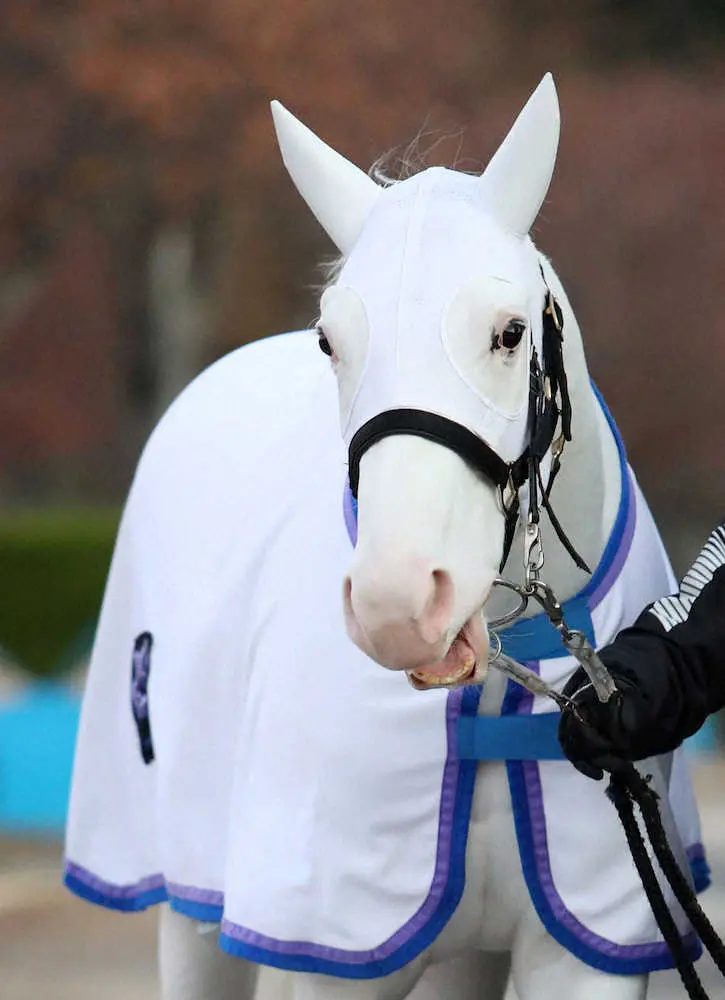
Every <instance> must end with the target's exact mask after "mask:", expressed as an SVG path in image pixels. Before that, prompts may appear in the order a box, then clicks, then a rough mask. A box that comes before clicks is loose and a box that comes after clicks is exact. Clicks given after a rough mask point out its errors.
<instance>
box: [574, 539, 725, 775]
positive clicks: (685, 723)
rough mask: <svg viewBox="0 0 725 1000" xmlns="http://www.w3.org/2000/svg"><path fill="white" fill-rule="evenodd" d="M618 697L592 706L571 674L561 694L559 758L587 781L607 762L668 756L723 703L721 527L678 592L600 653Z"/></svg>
mask: <svg viewBox="0 0 725 1000" xmlns="http://www.w3.org/2000/svg"><path fill="white" fill-rule="evenodd" d="M598 652H599V656H600V658H601V659H602V661H603V662H604V664H605V665H606V666H607V667H608V668H609V671H610V673H611V675H612V678H613V680H614V682H615V684H616V685H617V688H618V689H619V697H618V698H616V699H612V700H611V701H609V702H606V703H600V702H599V700H598V699H597V697H596V695H595V694H594V692H593V690H592V688H591V685H590V684H589V683H588V680H587V677H586V674H584V672H583V671H582V670H577V671H576V672H575V673H574V675H573V676H572V677H571V678H570V680H569V682H568V683H567V685H566V687H565V688H564V694H566V695H568V696H569V697H572V698H574V699H575V700H576V703H577V705H578V707H579V714H580V716H581V717H582V718H585V719H586V720H587V721H586V723H584V724H583V723H582V722H581V721H580V719H579V718H578V717H577V715H576V714H574V713H571V712H564V713H562V717H561V721H560V723H559V740H560V742H561V745H562V748H563V750H564V753H565V754H566V756H567V757H568V758H569V759H570V760H571V761H572V762H573V763H574V765H575V767H578V768H579V770H580V771H582V772H583V773H584V774H587V775H589V776H590V777H594V778H597V777H601V775H602V767H605V768H607V767H608V764H607V763H606V761H607V760H608V759H609V760H611V759H612V758H613V757H616V758H619V759H625V760H641V759H643V758H645V757H649V756H653V755H655V754H661V753H667V752H669V751H670V750H674V749H675V747H677V746H679V745H680V743H682V741H683V740H684V739H686V738H687V737H688V736H691V735H692V734H693V733H694V732H696V731H697V730H698V729H699V728H700V726H702V724H703V722H704V721H705V719H706V718H707V717H708V715H710V714H711V713H712V712H716V711H717V710H718V709H720V708H722V707H723V706H724V705H725V525H722V524H721V525H720V526H719V527H717V528H716V529H715V530H714V531H713V533H712V534H711V535H710V537H709V538H708V540H707V542H706V543H705V545H704V547H703V549H702V551H701V552H700V555H699V556H698V557H697V559H696V560H695V563H694V564H693V566H692V568H691V569H690V570H689V572H688V573H687V574H686V575H685V577H684V578H683V580H682V582H681V584H680V591H679V593H678V594H676V595H673V596H672V597H665V598H662V599H661V600H659V601H655V603H654V604H651V605H650V606H649V607H648V608H645V610H644V611H643V612H642V614H641V615H640V616H639V618H638V619H637V621H636V622H635V624H634V625H633V626H632V627H631V628H626V629H623V631H622V632H620V633H619V635H617V637H616V638H615V639H614V641H613V642H612V643H611V644H610V645H608V646H605V647H604V648H602V649H600V650H599V651H598Z"/></svg>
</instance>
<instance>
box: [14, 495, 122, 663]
mask: <svg viewBox="0 0 725 1000" xmlns="http://www.w3.org/2000/svg"><path fill="white" fill-rule="evenodd" d="M119 517H120V510H119V509H118V508H113V509H95V508H94V509H74V510H32V511H28V510H24V511H18V512H8V511H6V512H4V513H2V514H0V646H2V647H3V649H4V650H5V651H6V652H7V654H9V656H10V657H11V658H12V659H13V660H15V661H16V662H17V664H18V665H19V666H21V667H23V668H25V669H26V670H29V671H30V672H31V673H33V674H38V675H52V674H58V673H62V671H63V670H64V669H67V668H68V667H70V666H72V665H73V663H74V662H77V659H78V658H79V656H81V655H82V654H83V652H84V651H85V650H86V649H87V648H88V646H89V645H90V642H91V640H92V637H93V631H94V628H95V622H96V618H97V615H98V611H99V609H100V603H101V598H102V596H103V589H104V586H105V581H106V576H107V574H108V567H109V564H110V560H111V554H112V552H113V543H114V539H115V536H116V530H117V528H118V521H119Z"/></svg>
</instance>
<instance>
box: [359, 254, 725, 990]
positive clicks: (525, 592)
mask: <svg viewBox="0 0 725 1000" xmlns="http://www.w3.org/2000/svg"><path fill="white" fill-rule="evenodd" d="M541 276H542V278H543V279H544V284H545V287H546V293H545V299H544V308H543V316H542V362H543V366H542V363H540V361H539V358H538V355H537V351H536V348H535V346H534V345H533V344H532V347H531V355H530V360H529V415H528V417H529V444H528V446H527V447H526V449H525V451H524V452H523V453H522V454H521V455H520V456H519V458H518V459H516V460H515V461H514V462H506V461H504V459H502V458H501V456H500V455H498V454H497V453H496V452H495V451H494V450H493V449H492V448H491V447H490V445H488V444H487V443H486V442H485V441H483V440H482V439H481V438H480V437H478V436H477V435H476V434H474V433H473V432H472V431H470V430H469V429H468V428H467V427H464V426H463V425H462V424H459V423H457V422H456V421H454V420H450V419H449V418H448V417H443V416H440V415H439V414H436V413H431V412H429V411H426V410H417V409H394V410H386V411H384V412H382V413H379V414H377V415H376V416H374V417H372V418H371V419H370V420H368V421H367V422H366V423H365V424H363V425H362V427H360V428H359V430H358V431H357V432H356V434H355V435H354V436H353V438H352V440H351V442H350V449H349V478H350V489H351V492H352V495H353V497H355V498H357V490H358V484H359V477H360V461H361V459H362V456H363V455H364V453H365V452H366V451H367V449H368V448H370V447H371V446H372V445H374V444H375V443H377V442H378V441H380V440H382V439H383V438H385V437H389V436H391V435H396V434H413V435H417V436H418V437H423V438H426V439H427V440H430V441H434V442H436V443H438V444H441V445H443V446H444V447H447V448H449V449H451V450H452V451H454V452H455V453H456V454H457V455H459V456H460V457H461V458H462V459H463V460H464V461H465V462H467V463H468V464H469V465H470V466H472V467H473V468H474V469H476V470H477V471H478V472H479V473H480V474H481V475H482V476H484V478H486V479H488V480H489V481H490V482H491V483H493V485H494V486H495V487H496V488H497V489H498V492H499V498H500V502H501V508H502V510H503V513H504V516H505V519H506V520H505V533H504V547H503V555H502V559H501V564H500V566H499V573H501V572H503V568H504V566H505V565H506V562H507V560H508V557H509V555H510V552H511V547H512V545H513V541H514V536H515V532H516V527H517V525H518V523H519V516H520V510H521V501H520V496H519V493H520V490H521V489H522V487H523V486H524V485H525V484H528V513H527V519H526V529H525V534H524V582H523V584H516V583H513V582H511V581H509V580H505V579H503V578H501V577H499V578H498V579H497V580H496V581H495V584H494V585H495V586H499V587H505V588H507V589H508V590H511V591H512V592H514V593H515V594H516V595H517V596H518V598H519V603H518V605H517V607H516V608H515V610H514V611H513V612H510V613H508V614H506V615H504V616H502V617H501V618H499V619H498V620H496V621H492V622H490V623H489V624H490V627H491V628H492V629H495V628H496V627H501V626H502V625H505V624H509V623H511V622H512V621H515V620H516V619H517V618H519V617H520V616H521V615H522V614H523V612H524V611H525V609H526V607H527V606H528V603H529V601H530V600H534V601H536V602H537V603H538V604H539V605H540V606H541V608H542V610H543V611H544V613H545V614H546V616H547V617H548V619H549V621H550V622H551V624H552V625H553V626H554V627H555V628H556V630H557V631H558V633H559V635H560V637H561V641H562V644H563V645H564V647H565V648H566V650H567V652H568V653H569V654H570V655H571V656H573V657H574V658H575V659H576V660H577V662H578V663H579V664H580V665H581V666H582V667H583V669H584V671H585V673H586V674H587V676H588V678H589V680H590V682H591V685H592V687H593V688H594V691H595V693H596V695H597V697H598V698H599V700H600V701H601V702H607V701H609V700H610V699H611V698H619V697H620V695H619V692H618V690H617V687H616V685H615V684H614V681H613V679H612V677H611V675H610V673H609V671H608V670H607V668H606V667H605V666H604V664H603V663H602V661H601V660H600V658H599V657H598V656H597V654H596V652H595V650H594V648H593V647H592V645H591V643H590V642H589V640H588V639H587V637H586V635H585V634H584V633H583V632H581V631H579V630H577V629H570V628H569V627H568V625H567V623H566V620H565V618H564V613H563V611H562V607H561V604H560V602H559V601H558V599H557V598H556V595H555V594H554V591H553V590H552V589H551V587H549V586H548V585H547V584H546V583H544V582H543V581H542V580H541V579H540V571H541V569H542V567H543V565H544V552H543V547H542V544H541V531H540V517H541V512H540V508H541V507H543V508H544V510H545V511H546V513H547V515H548V517H549V520H550V522H551V525H552V527H553V529H554V531H555V533H556V535H557V537H558V538H559V540H560V541H561V543H562V544H563V546H564V548H565V549H566V551H567V552H568V553H569V555H570V556H571V558H572V560H573V561H574V562H575V564H576V565H577V566H578V567H579V568H580V569H583V570H584V571H586V572H587V573H591V570H590V569H589V567H588V566H587V565H586V563H585V562H584V560H583V559H582V558H581V556H580V555H579V554H578V553H577V551H576V549H575V548H574V546H573V545H572V543H571V541H570V540H569V538H568V537H567V535H566V534H565V532H564V530H563V528H562V526H561V524H560V523H559V520H558V518H557V517H556V515H555V513H554V510H553V508H552V506H551V502H550V494H551V489H552V486H553V484H554V481H555V479H556V476H557V473H558V472H559V469H560V467H561V455H562V452H563V450H564V445H565V443H566V442H567V441H571V402H570V399H569V391H568V385H567V378H566V372H565V370H564V360H563V352H562V347H563V313H562V311H561V307H560V306H559V304H558V302H557V301H556V299H555V298H554V296H553V294H552V292H551V290H550V289H549V287H548V286H547V285H546V279H545V278H544V272H543V268H542V269H541ZM559 421H561V430H560V432H559V434H558V436H556V429H557V425H558V424H559ZM549 451H551V455H552V466H551V472H550V474H549V480H548V482H547V483H546V485H544V482H543V479H542V475H541V462H542V460H543V459H544V457H545V456H546V454H547V453H548V452H549ZM491 634H492V636H493V638H494V639H495V640H496V642H497V646H498V648H497V649H496V651H495V653H493V654H492V655H491V656H490V657H489V665H490V666H493V667H495V668H496V669H498V670H501V671H502V672H503V673H505V674H507V675H508V676H509V677H510V678H511V679H512V680H514V681H516V682H517V683H518V684H521V685H522V686H523V687H525V688H527V689H528V690H529V691H532V692H533V693H534V694H537V695H544V696H547V697H549V698H551V699H552V700H553V701H554V702H555V703H556V704H557V706H558V707H559V709H560V710H561V711H562V712H571V713H573V714H574V716H575V717H576V719H577V721H578V722H579V723H580V724H582V725H590V723H589V722H588V721H587V720H586V719H585V718H584V717H583V716H582V714H581V712H580V710H579V707H578V705H577V703H576V702H575V701H574V700H573V699H571V698H569V697H567V696H565V695H563V694H560V693H559V692H558V691H556V690H554V688H552V687H551V686H550V685H549V684H547V683H546V681H544V680H543V679H542V678H541V677H540V676H539V675H538V674H536V673H535V672H534V671H533V670H531V669H529V668H528V667H525V666H524V665H523V664H521V663H518V662H517V661H516V660H514V659H512V658H511V657H510V656H507V655H506V654H505V653H504V652H503V650H502V648H501V640H500V639H499V638H498V636H497V635H496V633H495V631H493V632H492V633H491ZM649 782H650V778H643V777H642V775H640V773H639V772H638V771H637V769H636V768H635V767H634V765H633V764H631V763H629V762H627V761H616V762H614V763H613V764H612V767H611V770H610V782H609V785H608V787H607V796H608V797H609V799H610V800H611V801H612V803H613V804H614V806H615V808H616V809H617V813H618V815H619V819H620V821H621V823H622V826H623V828H624V833H625V836H626V838H627V844H628V846H629V849H630V852H631V854H632V858H633V860H634V863H635V866H636V868H637V872H638V874H639V877H640V879H641V881H642V885H643V887H644V891H645V893H646V895H647V899H648V900H649V903H650V906H651V907H652V912H653V914H654V917H655V920H656V922H657V926H658V927H659V929H660V931H661V933H662V936H663V937H664V939H665V941H666V943H667V946H668V948H669V949H670V952H671V953H672V957H673V959H674V962H675V965H676V968H677V971H678V972H679V974H680V977H681V979H682V982H683V984H684V986H685V989H686V990H687V993H688V996H689V997H691V998H692V1000H707V993H706V992H705V990H704V988H703V986H702V983H701V981H700V978H699V976H698V974H697V972H696V971H695V967H694V964H693V961H692V959H691V958H690V956H689V954H688V952H687V949H686V946H685V944H684V942H683V940H682V937H681V935H680V932H679V930H678V928H677V925H676V923H675V921H674V918H673V916H672V914H671V913H670V911H669V909H668V906H667V901H666V900H665V897H664V895H663V893H662V889H661V887H660V884H659V882H658V879H657V875H656V873H655V870H654V868H653V866H652V862H651V860H650V856H649V854H648V851H647V847H646V844H645V841H644V838H643V836H642V832H641V830H640V826H639V824H638V822H637V819H636V817H635V813H634V806H635V805H636V806H637V807H638V808H639V811H640V814H641V816H642V820H643V823H644V827H645V830H646V833H647V836H648V837H649V840H650V843H651V845H652V849H653V851H654V855H655V857H656V859H657V862H658V864H659V866H660V868H661V870H662V872H663V874H664V876H665V878H666V879H667V881H668V882H669V884H670V886H671V888H672V891H673V893H674V895H675V898H676V899H677V901H678V903H679V904H680V906H681V907H682V909H683V910H684V911H685V913H686V914H687V916H688V918H689V920H690V923H691V924H692V927H693V929H694V930H695V932H696V933H697V934H698V936H699V937H700V939H701V941H702V943H703V944H704V945H705V947H706V948H707V950H708V951H709V952H710V954H711V956H712V958H713V959H714V961H715V963H716V965H717V967H718V969H719V970H720V972H721V973H722V974H723V975H725V944H723V942H722V940H721V939H720V938H719V937H718V935H717V933H716V932H715V930H714V928H713V927H712V924H711V923H710V921H709V920H708V918H707V916H706V915H705V913H704V912H703V910H702V909H701V907H700V904H699V903H698V901H697V898H696V896H695V893H694V891H693V890H692V888H691V886H690V884H689V882H688V881H687V879H686V878H685V876H684V875H683V873H682V871H681V869H680V867H679V865H678V862H677V860H676V859H675V857H674V855H673V854H672V851H671V849H670V846H669V844H668V842H667V836H666V834H665V831H664V827H663V825H662V819H661V816H660V811H659V807H658V805H657V801H658V796H657V794H656V792H654V791H653V789H652V788H651V787H650V784H649Z"/></svg>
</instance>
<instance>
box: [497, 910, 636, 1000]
mask: <svg viewBox="0 0 725 1000" xmlns="http://www.w3.org/2000/svg"><path fill="white" fill-rule="evenodd" d="M511 973H512V980H513V985H514V989H515V990H516V996H517V998H518V1000H561V997H566V998H567V1000H645V997H646V995H647V983H648V979H649V977H648V976H647V975H638V976H619V975H613V974H612V973H609V972H600V971H599V969H594V968H592V967H591V966H590V965H586V964H585V963H584V962H582V961H581V960H580V959H578V958H577V957H576V956H575V955H572V953H571V952H569V951H567V950H566V949H565V948H563V947H562V945H560V944H559V943H558V941H555V940H554V938H553V937H551V935H550V934H549V933H548V932H547V930H546V929H545V927H544V926H543V924H542V923H541V922H540V920H539V918H538V916H537V915H536V913H535V912H534V911H533V909H532V910H531V912H530V913H529V914H527V915H526V916H525V917H524V918H523V920H522V924H521V926H520V928H519V931H518V932H517V934H516V939H515V942H514V948H513V953H512V965H511Z"/></svg>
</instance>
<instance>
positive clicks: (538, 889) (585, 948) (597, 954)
mask: <svg viewBox="0 0 725 1000" xmlns="http://www.w3.org/2000/svg"><path fill="white" fill-rule="evenodd" d="M523 768H524V764H523V762H522V761H518V760H511V761H506V769H507V771H508V778H509V785H510V788H511V793H512V800H513V807H514V823H515V826H516V836H517V839H518V842H519V853H520V855H521V867H522V870H523V873H524V879H525V881H526V885H527V888H528V890H529V895H530V896H531V902H532V903H533V904H534V908H535V910H536V912H537V913H538V915H539V919H540V920H541V922H542V924H543V925H544V927H545V928H546V929H547V931H548V932H549V934H551V936H552V937H553V938H554V940H556V941H558V942H559V944H560V945H561V946H562V947H563V948H566V949H567V951H570V952H571V953H572V955H576V957H577V958H579V959H581V960H582V962H586V964H587V965H590V966H592V967H593V968H595V969H600V970H601V971H602V972H611V973H614V974H616V975H626V976H634V975H639V974H641V973H645V972H657V971H659V970H661V969H671V968H673V966H674V960H673V958H672V955H671V954H670V952H669V950H668V948H667V945H666V944H664V943H663V944H662V953H661V954H659V955H653V956H650V957H647V958H628V957H627V956H626V955H622V954H621V953H620V954H619V955H608V954H605V953H603V952H601V951H599V950H598V949H596V948H594V947H592V946H591V945H588V944H587V943H586V942H584V941H582V940H581V938H579V937H577V936H576V935H575V934H574V933H573V932H572V931H570V930H569V929H568V928H566V927H564V926H563V925H562V923H561V922H560V920H559V918H558V917H557V916H556V914H555V913H554V912H553V910H552V908H551V905H550V903H549V901H548V899H547V898H546V895H545V894H544V890H543V888H542V886H541V883H540V881H539V876H538V872H537V870H536V859H535V848H534V841H533V832H532V828H531V817H530V812H529V800H528V796H527V795H526V785H525V781H524V771H523ZM684 940H685V943H686V946H687V952H688V954H689V955H690V957H691V958H692V959H693V961H694V960H696V959H698V958H700V956H701V955H702V945H701V943H700V941H699V940H698V938H697V937H696V936H695V934H694V933H690V934H688V935H687V937H686V938H685V939H684ZM618 950H619V951H620V952H621V951H626V950H627V946H626V945H623V946H620V947H619V948H618Z"/></svg>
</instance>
